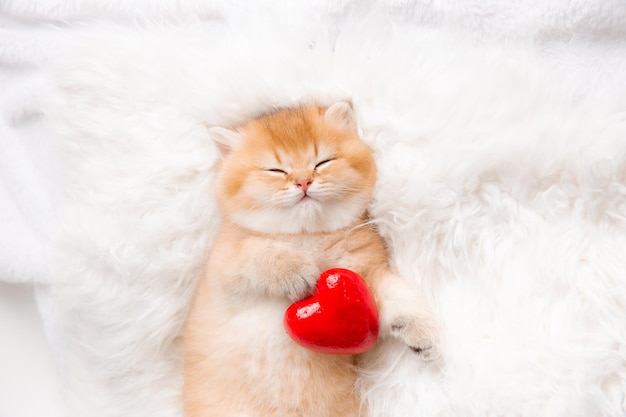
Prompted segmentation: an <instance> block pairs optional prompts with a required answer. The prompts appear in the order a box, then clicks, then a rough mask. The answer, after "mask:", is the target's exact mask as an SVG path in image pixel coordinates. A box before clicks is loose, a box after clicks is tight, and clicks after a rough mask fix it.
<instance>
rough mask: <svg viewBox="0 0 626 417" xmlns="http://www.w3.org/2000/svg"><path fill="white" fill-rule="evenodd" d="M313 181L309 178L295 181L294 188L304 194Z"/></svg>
mask: <svg viewBox="0 0 626 417" xmlns="http://www.w3.org/2000/svg"><path fill="white" fill-rule="evenodd" d="M312 182H313V181H311V180H310V179H309V178H299V179H297V180H296V186H297V187H298V188H300V189H301V190H302V192H304V193H306V190H308V189H309V185H311V183H312Z"/></svg>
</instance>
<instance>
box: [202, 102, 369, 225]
mask: <svg viewBox="0 0 626 417" xmlns="http://www.w3.org/2000/svg"><path fill="white" fill-rule="evenodd" d="M217 129H218V130H214V131H213V132H212V134H213V137H214V138H216V141H217V142H218V144H219V146H220V148H221V149H222V151H223V154H224V159H223V162H222V165H221V168H220V170H219V173H218V190H217V193H218V200H219V202H220V205H221V206H222V209H223V211H224V214H225V215H226V216H227V217H229V218H230V219H231V220H232V221H234V222H235V223H238V224H240V225H241V226H244V227H247V228H249V229H252V230H256V231H259V232H263V233H302V232H326V231H332V230H337V229H340V228H342V227H346V226H349V225H350V224H352V223H354V222H355V221H357V220H358V219H359V218H360V217H361V216H362V215H363V213H364V212H365V210H366V208H367V205H368V204H369V201H370V199H371V195H372V191H373V188H374V183H375V178H376V170H375V165H374V160H373V157H372V154H371V151H370V149H369V148H368V147H367V145H365V144H364V143H363V142H362V141H361V140H360V139H359V138H358V136H357V134H356V128H355V126H354V120H353V115H352V109H351V107H350V106H349V105H348V104H347V103H337V104H335V105H333V106H331V107H329V108H328V109H322V108H319V107H315V106H310V107H303V108H298V109H292V110H286V111H282V112H279V113H276V114H273V115H270V116H266V117H264V118H261V119H258V120H255V121H252V122H250V123H248V124H247V125H245V126H243V127H242V128H241V129H239V130H238V131H237V132H233V131H227V130H225V129H221V128H217Z"/></svg>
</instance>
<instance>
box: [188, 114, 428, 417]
mask: <svg viewBox="0 0 626 417" xmlns="http://www.w3.org/2000/svg"><path fill="white" fill-rule="evenodd" d="M210 133H211V136H212V138H213V140H214V141H215V142H216V143H217V145H218V147H219V149H220V152H221V154H222V160H221V163H220V166H219V167H218V171H217V174H216V179H217V199H218V203H219V206H220V208H221V210H222V213H223V216H224V220H223V224H222V226H221V229H220V231H219V233H218V236H217V238H216V240H215V243H214V246H213V248H212V250H211V252H210V255H209V259H208V264H207V269H206V274H205V276H204V278H203V279H202V280H201V282H200V284H199V287H198V289H197V294H196V297H195V299H194V301H193V305H192V308H191V311H190V313H189V316H188V319H187V322H186V326H185V334H184V348H185V383H184V392H183V396H184V405H185V413H186V415H187V416H188V417H230V416H233V417H244V416H246V417H356V416H359V415H366V414H367V413H366V410H364V409H363V407H362V406H361V404H360V401H359V397H358V393H357V392H356V390H355V381H356V378H357V372H358V366H357V365H358V360H359V357H357V356H351V355H329V354H322V353H315V352H312V351H310V350H307V349H305V348H303V347H301V346H299V345H297V344H296V343H294V342H293V341H292V340H291V339H290V338H289V337H288V336H287V334H286V333H285V330H284V329H283V324H282V323H283V314H284V312H285V310H286V309H287V307H288V306H289V305H290V304H291V303H292V302H293V301H296V300H299V299H302V298H304V297H306V296H308V295H310V294H311V292H312V290H313V288H314V287H315V284H316V281H317V278H318V277H319V275H320V273H321V272H322V271H324V270H326V269H329V268H332V267H341V268H348V269H351V270H353V271H355V272H357V273H358V274H359V275H361V277H363V279H364V280H365V281H366V282H367V283H368V285H369V287H370V289H371V290H372V292H373V294H374V297H375V299H376V303H377V305H378V309H379V320H380V335H381V337H385V336H394V337H397V338H399V339H400V340H402V341H403V342H404V343H406V344H407V346H408V347H409V348H411V349H413V350H414V351H415V352H417V353H418V354H420V355H421V356H422V357H423V358H425V359H427V358H428V357H431V356H432V355H433V352H434V350H435V349H436V342H437V337H438V333H437V326H436V323H435V320H434V318H433V315H432V313H431V311H430V309H429V308H428V307H427V306H426V304H425V303H424V302H423V301H422V298H421V296H420V294H419V293H418V292H417V291H416V290H415V289H414V288H412V287H411V286H410V285H409V284H408V283H407V282H406V281H404V280H403V279H401V278H399V277H398V276H396V275H394V274H393V273H392V272H391V270H390V267H389V264H388V260H387V253H386V249H385V244H384V242H383V240H382V238H381V237H380V236H379V235H378V234H377V232H376V230H375V228H374V227H372V226H371V225H369V224H368V217H367V207H368V204H369V203H370V200H371V198H372V193H373V190H374V185H375V181H376V168H375V164H374V159H373V156H372V153H371V150H370V149H369V148H368V146H367V145H365V144H364V143H363V142H362V141H361V140H360V139H359V137H358V134H357V128H356V123H355V120H354V115H353V111H352V107H351V106H350V105H349V104H348V103H345V102H339V103H336V104H334V105H332V106H330V107H328V108H320V107H317V106H304V107H299V108H295V109H289V110H283V111H280V112H277V113H274V114H271V115H269V116H265V117H262V118H260V119H257V120H254V121H251V122H249V123H247V124H245V125H244V126H241V127H239V128H237V129H235V130H229V129H225V128H219V127H215V128H211V130H210Z"/></svg>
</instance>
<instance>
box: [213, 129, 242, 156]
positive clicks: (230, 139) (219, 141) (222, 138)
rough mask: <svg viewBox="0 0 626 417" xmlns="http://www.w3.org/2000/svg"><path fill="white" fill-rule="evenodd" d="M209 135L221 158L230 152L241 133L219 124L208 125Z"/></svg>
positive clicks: (238, 140) (239, 138)
mask: <svg viewBox="0 0 626 417" xmlns="http://www.w3.org/2000/svg"><path fill="white" fill-rule="evenodd" d="M209 136H211V139H213V142H215V144H216V145H217V149H218V150H219V151H220V155H221V156H222V158H224V157H226V156H227V155H228V154H230V153H231V152H232V150H233V149H235V147H236V146H237V144H239V142H240V141H241V133H239V132H237V131H235V130H230V129H226V128H224V127H219V126H213V127H209Z"/></svg>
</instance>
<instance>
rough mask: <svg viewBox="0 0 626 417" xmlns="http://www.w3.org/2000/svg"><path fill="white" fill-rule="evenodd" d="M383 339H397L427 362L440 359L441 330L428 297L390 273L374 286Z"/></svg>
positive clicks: (378, 280) (380, 277)
mask: <svg viewBox="0 0 626 417" xmlns="http://www.w3.org/2000/svg"><path fill="white" fill-rule="evenodd" d="M373 289H374V291H375V297H376V299H377V302H378V309H379V320H380V328H381V335H382V336H383V337H385V336H394V337H396V338H398V339H400V340H402V341H403V342H404V343H406V344H407V346H408V347H409V348H410V349H411V350H413V351H414V352H415V353H417V354H418V355H420V357H422V358H423V359H424V360H436V359H438V358H439V355H440V354H439V326H438V323H437V320H436V318H435V316H434V313H433V311H432V310H431V309H430V307H429V306H428V302H427V301H426V300H425V298H424V296H423V295H422V294H421V293H420V292H419V291H417V289H415V288H414V287H413V286H412V285H411V284H410V283H408V282H407V281H405V280H403V279H402V278H400V277H398V276H397V275H394V274H392V273H390V272H384V273H381V276H379V277H378V279H377V280H376V284H375V286H374V288H373Z"/></svg>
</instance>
